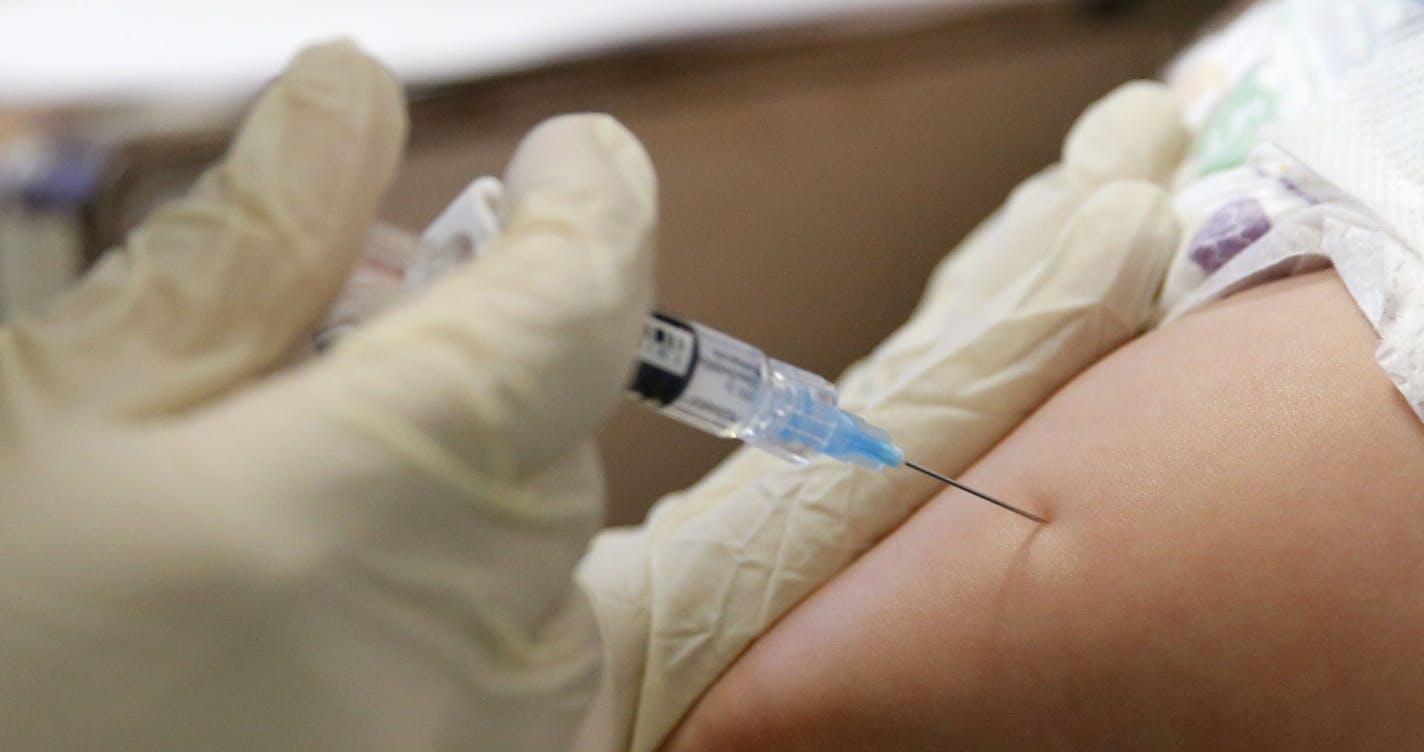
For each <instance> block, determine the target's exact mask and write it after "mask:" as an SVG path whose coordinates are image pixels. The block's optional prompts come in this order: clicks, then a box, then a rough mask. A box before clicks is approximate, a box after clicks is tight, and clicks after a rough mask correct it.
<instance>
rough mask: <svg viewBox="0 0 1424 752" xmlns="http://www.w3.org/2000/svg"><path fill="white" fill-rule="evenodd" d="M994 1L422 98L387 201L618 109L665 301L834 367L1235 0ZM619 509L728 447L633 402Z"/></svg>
mask: <svg viewBox="0 0 1424 752" xmlns="http://www.w3.org/2000/svg"><path fill="white" fill-rule="evenodd" d="M1121 5H1123V7H1122V8H1121V9H1120V10H1117V11H1113V10H1112V9H1111V8H1109V9H1108V10H1103V7H1102V4H1101V3H1098V4H1083V3H1067V4H1057V5H1050V6H1042V7H1040V6H1034V7H1026V8H1024V7H1021V8H1015V9H1011V10H993V11H978V12H974V13H970V14H957V15H954V16H946V17H945V18H943V19H942V20H936V21H932V22H929V23H928V24H926V25H917V26H914V27H908V28H905V27H902V28H898V29H886V30H882V31H879V32H876V33H869V34H863V35H858V36H850V37H845V38H834V37H830V38H828V37H827V36H826V35H823V34H816V33H810V34H806V35H803V36H799V37H795V38H787V37H786V36H785V35H782V36H781V37H780V38H778V37H775V36H772V37H767V38H764V39H753V40H745V39H744V40H740V41H739V42H737V43H735V44H732V43H728V42H726V41H722V42H716V41H711V40H709V41H707V42H703V43H692V44H687V45H683V46H680V47H679V48H677V49H673V50H661V51H655V52H649V53H646V54H641V55H634V56H630V57H627V58H622V59H617V60H611V61H601V62H597V63H592V64H582V65H570V66H565V67H561V68H558V69H553V70H545V71H540V72H538V73H535V74H529V75H524V76H518V77H514V78H510V79H506V80H501V81H495V82H488V83H485V84H481V85H478V86H473V87H470V88H468V89H466V90H462V91H457V92H449V93H445V94H443V95H441V96H440V97H438V98H435V99H431V100H427V101H424V102H421V103H420V105H419V106H418V107H417V109H416V117H415V120H414V122H413V138H412V147H411V152H410V156H409V158H408V160H407V162H406V165H405V168H404V170H403V172H402V173H401V175H400V177H399V179H398V180H397V184H396V189H395V190H394V191H393V192H392V194H391V199H390V201H389V203H388V205H387V207H386V211H385V214H386V216H387V217H388V218H389V219H391V220H392V221H394V222H396V223H398V224H401V225H404V226H407V227H421V226H423V224H424V223H426V222H427V221H429V220H430V219H431V218H432V217H433V215H434V214H435V212H437V211H438V210H439V208H440V207H441V206H443V204H444V202H445V201H447V200H448V199H449V197H451V196H453V195H454V194H455V192H456V191H457V190H458V189H459V188H461V187H462V186H463V185H464V184H465V183H466V182H467V181H468V180H469V179H470V178H471V176H473V175H477V174H483V173H495V174H497V173H498V171H499V170H500V169H501V168H502V166H503V163H504V160H505V159H506V158H507V156H508V154H509V152H510V150H511V148H512V147H513V146H514V144H515V143H517V140H518V138H519V136H520V135H521V134H522V133H524V131H526V130H527V129H528V128H529V127H530V126H532V125H534V124H535V123H536V122H538V121H539V120H540V119H541V118H543V117H546V116H548V115H552V114H555V113H559V112H567V111H576V110H596V111H604V112H610V113H612V114H614V115H615V116H617V117H618V118H619V119H620V120H622V121H623V122H624V123H625V124H626V125H628V127H629V128H631V129H632V130H633V131H634V132H635V133H636V134H637V135H638V136H639V137H640V138H641V139H642V140H643V142H644V143H645V144H646V146H647V148H648V151H649V152H650V153H651V155H652V158H653V161H654V163H655V165H656V167H657V170H658V174H659V177H660V184H661V191H662V230H661V235H660V243H659V260H658V266H659V268H658V293H657V300H658V305H659V306H660V307H661V308H662V309H664V310H668V311H672V312H676V313H679V314H682V315H686V316H689V317H692V318H695V319H697V320H699V321H702V322H703V323H706V324H708V325H710V326H714V327H716V328H719V329H722V330H724V331H726V332H728V333H729V334H732V335H734V336H737V337H741V338H743V339H746V340H748V341H750V342H752V343H753V344H756V345H758V346H760V347H762V348H763V349H764V350H765V351H766V352H767V353H768V354H771V355H773V356H775V357H779V358H782V359H784V360H787V361H789V362H791V363H795V364H797V365H800V366H802V367H804V368H808V369H811V370H813V371H816V372H819V373H821V374H823V375H826V376H827V377H829V378H833V377H834V376H835V375H836V374H837V373H839V372H840V371H841V370H843V369H844V368H845V367H846V366H847V365H849V364H850V363H851V362H852V361H853V360H855V359H856V358H857V357H859V356H861V355H862V354H864V353H866V352H867V351H868V350H869V349H870V348H871V347H872V346H873V345H874V344H875V343H876V342H878V341H879V340H880V339H881V338H883V337H884V336H885V335H886V334H888V333H889V332H890V331H891V330H892V329H893V328H894V327H895V326H896V325H897V324H898V323H899V322H900V321H902V320H903V319H904V318H905V316H906V315H907V314H908V313H909V312H910V310H911V308H912V307H913V305H914V304H915V302H916V300H917V298H918V296H919V292H920V289H921V286H922V285H923V283H924V280H925V278H926V276H927V274H928V272H929V270H930V269H931V268H932V267H933V265H934V264H935V262H937V261H938V260H939V259H940V258H941V257H942V256H943V255H944V253H945V252H946V251H948V250H949V249H950V248H952V247H953V246H954V244H955V243H956V242H957V241H958V240H959V239H960V238H961V237H963V236H964V235H965V233H966V232H967V231H968V230H969V229H970V228H971V227H973V225H974V224H975V223H976V222H977V221H978V220H980V219H981V218H983V217H984V216H985V215H986V214H987V213H988V212H989V211H991V210H992V209H993V207H994V206H996V205H997V204H998V203H999V202H1000V201H1001V200H1002V198H1003V197H1004V195H1005V193H1006V192H1007V191H1008V190H1009V189H1010V188H1011V187H1012V186H1013V185H1014V184H1015V183H1016V182H1018V181H1019V180H1020V179H1022V178H1024V177H1026V176H1027V175H1029V174H1031V173H1032V172H1034V171H1036V170H1037V169H1039V168H1040V167H1042V166H1044V165H1046V164H1048V163H1049V162H1051V161H1053V160H1054V159H1055V157H1056V154H1057V149H1058V146H1059V143H1060V140H1061V138H1062V136H1063V134H1064V132H1065V131H1066V130H1067V128H1068V126H1069V125H1070V123H1071V122H1072V119H1073V118H1074V116H1075V115H1076V114H1077V113H1078V112H1079V111H1080V110H1081V109H1082V108H1083V107H1084V106H1085V105H1087V104H1088V103H1090V102H1091V101H1092V100H1093V99H1095V98H1096V97H1098V96H1100V95H1102V94H1103V93H1105V92H1107V91H1108V90H1109V89H1111V88H1112V87H1113V86H1114V85H1116V84H1118V83H1120V82H1123V81H1126V80H1128V79H1131V78H1134V77H1144V76H1152V75H1153V74H1154V73H1155V72H1156V71H1157V69H1158V68H1159V66H1160V65H1161V64H1162V63H1163V62H1164V61H1165V60H1166V59H1167V58H1168V57H1169V55H1170V53H1171V52H1173V51H1174V50H1175V49H1177V48H1178V47H1179V46H1180V45H1181V44H1182V42H1183V40H1184V39H1186V38H1187V37H1188V35H1189V34H1190V33H1191V32H1192V30H1193V29H1194V28H1195V27H1196V26H1197V25H1198V23H1199V22H1200V20H1201V19H1202V18H1203V17H1204V16H1205V15H1206V14H1207V13H1208V12H1209V11H1211V10H1213V9H1214V8H1216V7H1218V6H1219V5H1220V3H1218V2H1205V1H1204V2H1140V3H1127V4H1121ZM600 444H601V447H602V449H603V453H604V457H605V461H606V466H607V473H608V483H609V493H610V499H611V502H612V508H611V521H613V522H618V523H626V522H633V521H636V520H638V519H640V518H641V517H642V515H643V513H644V511H645V510H646V508H647V507H648V505H649V504H651V503H652V502H653V501H654V500H656V499H657V498H658V497H659V496H661V495H662V494H664V493H667V492H669V491H673V490H676V489H679V488H682V487H684V486H686V485H688V484H689V483H691V482H692V481H694V480H695V479H696V478H698V477H699V476H701V475H702V474H703V473H704V472H706V470H707V469H708V468H710V467H711V466H712V465H713V464H715V463H716V462H717V460H718V459H720V458H721V457H722V456H723V455H725V454H726V453H727V452H728V451H730V449H732V448H733V447H732V445H731V444H730V443H729V442H724V441H719V440H716V439H713V438H711V437H707V436H704V435H701V434H698V433H695V432H694V431H692V430H691V429H688V428H685V427H683V426H681V425H679V424H676V423H673V422H671V421H668V420H666V419H664V418H660V417H657V416H655V415H652V414H650V413H648V412H647V411H645V410H644V409H642V408H640V407H638V406H636V405H634V404H632V403H628V404H625V405H624V406H622V407H621V408H620V409H619V411H618V413H617V414H616V415H615V416H614V417H613V418H612V420H611V421H610V422H609V423H608V424H607V426H606V427H605V428H604V429H603V431H602V433H601V435H600Z"/></svg>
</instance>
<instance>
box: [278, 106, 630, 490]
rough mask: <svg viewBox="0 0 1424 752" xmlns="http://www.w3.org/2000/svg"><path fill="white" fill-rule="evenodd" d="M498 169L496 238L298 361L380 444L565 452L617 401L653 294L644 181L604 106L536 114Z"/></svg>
mask: <svg viewBox="0 0 1424 752" xmlns="http://www.w3.org/2000/svg"><path fill="white" fill-rule="evenodd" d="M505 184H506V185H507V187H508V194H507V201H508V204H507V206H508V216H507V218H506V223H505V227H504V230H503V232H502V233H501V235H500V236H499V238H498V239H497V240H496V241H495V242H493V243H491V244H490V245H489V246H488V247H487V248H485V249H484V250H483V251H482V253H481V255H480V256H479V257H478V258H477V259H475V260H474V261H473V262H471V263H469V264H468V265H466V266H465V267H463V268H461V269H458V270H456V271H455V272H454V273H452V274H450V275H448V276H446V277H444V278H443V279H441V280H440V281H439V282H437V283H436V284H435V285H433V286H432V287H431V288H430V289H428V290H427V291H425V293H424V294H423V295H421V296H420V297H419V298H417V299H415V300H413V301H411V302H410V303H409V304H407V305H406V306H405V307H403V308H401V309H399V310H397V311H394V312H393V313H392V314H391V315H388V316H386V317H384V318H382V319H380V320H378V321H376V322H374V323H372V324H371V325H369V326H367V327H366V328H364V329H361V330H359V331H357V332H354V333H353V334H351V335H349V336H348V337H346V338H345V339H343V340H342V341H341V342H340V344H339V345H338V346H337V347H336V348H335V350H334V351H333V352H332V353H331V354H330V356H329V357H327V358H325V359H324V360H323V361H322V362H321V363H319V364H318V365H316V366H314V367H313V369H312V370H311V372H310V373H308V374H306V375H305V376H304V378H305V379H306V380H307V383H308V384H309V385H315V390H314V394H315V395H317V398H318V399H319V400H320V402H321V404H323V405H326V406H327V408H328V409H329V411H331V412H333V413H334V414H335V415H336V416H337V417H338V418H340V419H343V420H346V421H347V422H353V423H355V424H357V425H358V426H359V427H364V428H366V429H369V430H367V431H366V432H367V433H368V434H369V435H371V436H373V437H377V438H379V439H380V440H382V441H385V442H387V443H389V444H391V448H393V449H396V450H398V451H401V452H405V453H409V452H418V453H422V454H425V455H430V453H436V454H439V455H441V456H442V457H443V458H444V459H446V460H450V459H453V460H456V461H458V462H460V463H462V464H464V465H465V466H466V467H468V468H469V469H472V470H474V471H475V472H477V473H481V474H485V475H490V474H493V475H495V476H498V477H510V476H511V475H518V474H522V473H525V472H528V471H530V470H532V469H534V468H537V467H538V466H540V465H542V464H544V463H545V462H547V461H549V460H551V459H553V458H555V457H557V456H558V455H561V454H563V453H565V452H567V451H568V450H569V449H571V448H572V446H573V445H574V444H575V442H577V441H578V440H579V439H581V438H582V437H584V436H585V435H586V434H587V433H588V432H590V431H591V430H592V429H593V428H594V427H595V425H596V424H597V423H598V422H599V421H600V420H601V419H602V418H604V417H605V416H606V415H607V413H608V412H610V411H611V409H612V407H613V405H614V404H615V401H616V399H617V397H618V395H619V394H620V393H621V391H622V389H623V386H624V384H625V382H626V379H627V378H628V374H629V371H630V364H631V363H632V360H633V354H634V350H635V347H636V344H637V341H638V337H639V333H640V332H641V328H642V321H643V318H644V316H645V315H646V312H647V310H648V308H649V307H650V305H651V298H652V261H653V257H652V248H653V232H654V226H655V223H656V193H657V190H656V183H655V179H654V175H653V170H652V166H651V163H650V161H649V159H648V157H647V154H646V153H645V152H644V151H643V149H642V146H641V145H640V144H639V143H638V142H637V140H636V139H635V138H634V137H633V136H632V134H630V133H629V132H628V131H627V130H625V129H624V128H623V127H622V126H621V125H619V124H618V123H617V121H615V120H614V119H612V118H611V117H608V116H605V115H574V116H564V117H559V118H555V119H553V120H550V121H548V122H546V123H544V124H542V125H540V126H539V127H537V128H535V129H534V130H533V131H532V132H531V133H530V134H529V135H528V136H527V137H525V139H524V141H523V143H522V144H521V145H520V146H519V148H518V150H517V151H516V153H515V155H514V158H513V159H512V160H511V162H510V165H509V168H508V170H507V172H506V174H505ZM398 437H399V438H398ZM429 459H430V457H429V456H426V457H425V461H429Z"/></svg>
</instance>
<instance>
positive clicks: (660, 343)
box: [638, 316, 697, 377]
mask: <svg viewBox="0 0 1424 752" xmlns="http://www.w3.org/2000/svg"><path fill="white" fill-rule="evenodd" d="M696 342H697V340H696V339H695V338H694V337H693V334H692V332H690V331H688V330H686V329H682V328H679V327H677V326H675V325H673V324H671V323H669V322H667V321H663V320H662V319H656V318H653V317H651V316H650V317H648V320H647V321H646V322H645V323H644V324H643V342H642V344H641V345H639V347H638V359H639V360H641V361H642V362H644V363H647V364H649V365H652V366H656V367H657V368H661V369H662V370H664V371H667V372H668V373H671V374H674V375H676V376H684V377H685V376H687V370H688V369H689V368H691V367H692V356H693V353H694V352H695V349H696V348H695V345H696Z"/></svg>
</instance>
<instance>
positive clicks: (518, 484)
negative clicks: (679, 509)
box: [0, 44, 655, 752]
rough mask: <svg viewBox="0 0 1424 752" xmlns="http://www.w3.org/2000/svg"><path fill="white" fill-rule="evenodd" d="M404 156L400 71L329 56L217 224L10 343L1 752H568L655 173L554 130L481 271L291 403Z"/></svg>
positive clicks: (0, 350) (104, 270)
mask: <svg viewBox="0 0 1424 752" xmlns="http://www.w3.org/2000/svg"><path fill="white" fill-rule="evenodd" d="M404 129H405V121H404V115H403V108H402V102H401V95H400V92H399V90H398V87H397V86H396V84H395V83H394V82H393V81H392V79H391V78H390V77H389V76H388V75H387V74H386V72H385V71H384V70H382V69H381V68H380V67H379V66H377V65H376V64H375V63H373V62H372V61H370V60H369V59H367V58H365V57H364V56H362V55H360V54H359V53H358V52H356V51H355V50H354V49H353V48H352V47H350V46H349V45H344V44H337V45H333V46H328V47H322V48H318V49H315V50H313V51H310V52H307V53H305V54H303V55H302V56H301V57H300V58H299V59H298V60H297V62H296V63H295V64H294V65H293V67H292V68H291V70H290V71H289V72H288V73H287V74H286V75H285V76H284V77H283V78H281V79H280V80H279V81H277V82H276V83H275V84H274V85H273V86H272V87H271V88H270V89H269V90H268V91H267V92H266V93H265V95H264V96H263V97H262V98H261V100H260V101H259V102H258V103H257V105H256V107H255V108H254V110H253V111H252V113H251V115H250V116H249V118H248V119H247V121H246V123H245V124H244V126H243V128H242V130H241V133H240V134H239V136H238V138H237V140H236V141H235V142H234V144H233V146H232V147H231V150H230V151H229V153H228V155H227V157H226V158H225V160H224V161H223V163H222V164H220V165H219V166H217V167H216V168H215V169H213V170H212V171H210V172H209V173H208V174H207V175H205V176H204V177H203V179H202V180H201V181H200V183H199V184H198V185H197V187H196V188H195V189H194V190H193V191H192V193H191V194H189V195H188V196H187V197H186V198H185V199H183V200H181V201H179V202H177V203H175V204H173V205H170V206H167V207H166V208H163V209H161V210H159V211H158V212H157V213H156V214H155V215H154V216H153V217H152V218H151V219H150V220H149V221H148V222H147V223H146V224H145V225H144V226H143V227H141V228H140V229H138V230H137V231H135V232H134V233H133V234H132V235H131V236H130V238H129V240H128V243H127V247H126V248H125V249H123V251H122V252H118V253H113V254H110V255H109V256H108V257H107V258H106V259H105V260H104V261H103V262H101V263H100V264H99V265H98V267H97V268H95V269H94V270H93V271H92V273H91V274H90V275H89V276H88V277H87V278H86V279H85V280H84V281H83V283H82V285H81V286H80V287H79V288H78V289H77V290H76V291H74V292H73V293H72V294H71V295H69V296H68V297H67V298H65V299H64V300H63V301H62V302H61V303H60V304H59V305H58V307H57V308H55V309H54V310H53V311H51V312H50V313H49V315H47V316H45V317H43V318H39V319H28V320H22V321H17V322H15V323H14V325H13V326H11V327H9V328H7V329H4V330H0V478H4V479H5V480H4V483H5V495H4V499H3V502H0V666H3V667H4V668H3V669H0V749H5V750H7V752H19V751H22V750H83V749H104V750H112V749H133V750H139V749H142V750H185V751H189V750H258V749H273V750H278V749H281V750H296V749H301V750H343V751H344V752H349V751H350V750H381V751H382V752H388V751H389V750H439V749H452V750H453V749H459V750H470V749H498V750H523V749H528V750H540V752H546V751H547V750H555V749H561V748H565V747H566V746H567V744H568V743H569V739H570V736H571V734H572V732H573V730H574V727H575V724H576V723H577V722H578V720H579V718H581V716H582V710H583V707H584V706H585V704H586V700H587V697H588V695H589V694H590V693H591V692H592V690H593V688H594V686H595V683H596V677H597V673H598V660H599V650H598V642H597V639H598V638H597V633H596V629H595V623H594V621H593V619H592V616H591V614H590V612H589V609H588V605H587V603H586V601H584V600H583V597H582V595H581V594H580V592H579V590H578V588H576V587H575V586H574V585H573V584H572V581H571V574H572V570H573V567H574V565H575V563H576V562H577V560H578V558H579V557H580V556H581V555H582V554H583V551H584V548H585V546H586V543H587V539H588V537H589V536H591V535H592V533H593V532H594V530H595V529H596V527H597V525H598V522H599V517H600V514H601V503H602V498H601V491H600V490H599V489H600V488H601V477H600V472H599V467H598V464H597V462H596V456H595V452H594V449H593V445H592V443H591V442H590V441H589V439H588V435H589V432H590V431H591V430H592V429H593V428H594V426H595V424H596V423H597V422H598V421H599V420H600V418H602V417H603V416H604V415H605V413H607V412H609V410H610V409H611V408H612V407H613V406H614V404H615V401H616V400H617V399H618V397H619V394H620V393H621V390H622V386H623V381H624V379H625V378H626V376H627V372H628V367H629V363H630V362H631V360H632V357H633V353H634V351H635V346H636V343H637V340H638V338H639V334H640V331H641V326H642V320H643V317H644V316H645V314H646V309H647V307H648V303H649V299H650V285H651V263H652V257H651V246H650V243H651V233H652V227H653V224H654V221H655V211H654V201H655V195H654V194H655V186H654V180H653V174H652V171H651V167H650V165H649V162H648V160H647V157H646V155H645V154H644V153H643V151H642V149H641V147H640V146H639V145H638V144H637V143H636V141H634V139H633V138H632V137H631V136H630V135H629V134H628V133H627V132H626V131H624V130H623V129H622V128H621V127H620V126H618V125H617V124H616V123H615V122H614V121H612V120H611V119H609V118H606V117H601V116H580V117H571V118H562V119H558V120H556V121H553V122H551V123H548V124H546V125H543V126H540V127H539V128H537V129H536V130H535V131H533V132H532V133H531V134H530V135H529V136H528V137H527V138H526V139H525V141H524V143H523V144H522V145H521V147H520V148H519V150H518V152H517V153H516V155H515V156H514V159H513V161H512V163H511V164H510V167H509V171H508V174H507V182H508V185H509V188H510V191H509V198H510V207H509V224H508V226H507V228H506V231H505V233H504V235H503V236H502V237H501V238H500V239H499V240H498V241H497V242H495V243H494V244H492V245H491V246H490V247H489V248H488V249H487V250H486V252H485V254H484V257H483V258H481V259H480V261H479V262H478V263H476V264H472V265H469V266H467V267H464V268H462V269H460V270H458V271H457V272H456V273H454V274H452V275H450V276H449V277H447V278H446V279H444V280H442V282H441V283H440V284H438V285H436V286H434V287H432V288H431V289H429V290H428V291H426V294H424V295H422V296H420V297H418V298H416V299H414V300H410V301H407V302H406V303H405V304H403V305H402V306H400V307H399V308H398V309H397V310H395V311H393V312H392V313H391V314H390V315H388V316H386V317H384V318H382V319H381V320H380V321H377V322H375V323H373V324H371V325H369V326H367V327H366V328H363V329H361V330H360V331H357V332H354V333H351V334H349V335H348V336H347V337H345V338H343V339H342V341H341V342H340V344H339V345H338V346H337V347H336V348H335V349H334V350H333V351H332V352H331V353H330V354H329V355H328V356H327V357H324V358H322V359H320V360H317V361H309V362H307V363H305V364H303V365H302V366H301V367H298V368H295V369H291V370H286V371H282V372H281V373H278V374H274V373H273V369H274V367H275V366H277V365H278V364H279V363H282V362H284V356H285V355H286V354H287V353H289V352H290V351H292V350H293V349H295V348H296V347H297V346H298V345H299V344H300V343H302V342H304V341H305V340H306V339H307V338H309V336H310V334H311V330H312V329H313V327H314V326H315V325H316V323H317V321H318V320H319V319H320V318H321V316H322V313H323V312H324V311H325V310H326V309H327V307H328V306H329V305H330V303H331V300H332V297H333V296H334V295H335V294H336V291H337V290H338V289H339V288H340V286H341V285H342V282H343V281H344V280H345V279H346V276H347V273H348V271H349V270H350V266H351V261H352V259H353V257H354V255H355V252H356V249H357V247H358V246H359V240H360V239H361V237H362V236H363V235H364V233H365V232H366V228H367V226H368V224H369V222H370V219H371V217H372V214H373V213H374V211H375V209H376V207H377V204H378V201H379V200H380V197H381V195H382V194H383V193H384V192H385V190H386V187H387V186H388V184H389V182H390V180H391V177H392V174H393V172H394V170H395V167H396V162H397V159H398V156H399V151H400V148H401V142H402V138H403V133H404Z"/></svg>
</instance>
